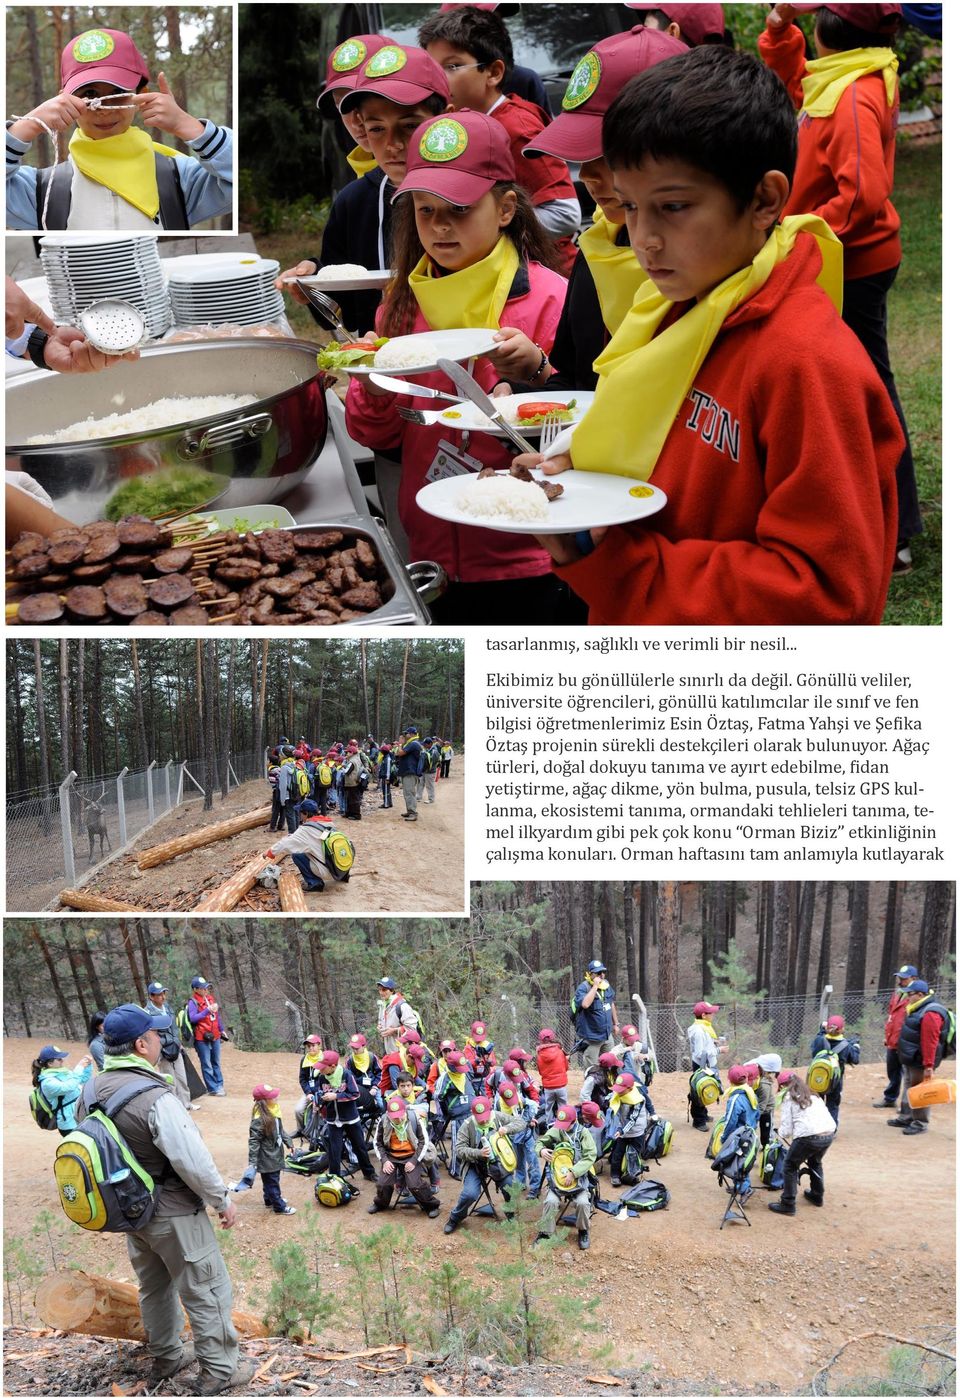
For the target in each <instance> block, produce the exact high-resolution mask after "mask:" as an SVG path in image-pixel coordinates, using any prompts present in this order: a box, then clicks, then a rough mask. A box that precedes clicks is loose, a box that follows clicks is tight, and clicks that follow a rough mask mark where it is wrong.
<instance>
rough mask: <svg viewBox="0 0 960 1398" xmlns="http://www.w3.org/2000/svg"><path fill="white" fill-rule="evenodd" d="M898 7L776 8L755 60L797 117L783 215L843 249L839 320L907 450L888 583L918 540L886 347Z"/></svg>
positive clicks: (907, 562) (896, 246)
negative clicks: (813, 224) (779, 84)
mask: <svg viewBox="0 0 960 1398" xmlns="http://www.w3.org/2000/svg"><path fill="white" fill-rule="evenodd" d="M808 10H816V12H817V18H816V24H815V28H814V46H815V48H816V53H817V57H816V59H815V60H814V61H813V62H810V63H808V62H807V61H806V39H805V37H804V34H803V31H802V30H801V29H800V28H799V27H798V26H797V25H795V24H793V23H791V21H792V19H793V16H794V15H795V14H798V13H801V14H802V13H804V12H806V11H808ZM899 26H900V6H899V5H886V4H884V5H872V4H856V5H819V6H818V5H809V4H803V5H774V6H773V8H772V9H771V11H770V13H769V14H768V16H767V26H766V29H765V30H763V31H762V33H761V34H760V39H759V49H760V56H761V58H762V59H763V61H764V62H765V63H766V64H768V65H769V67H770V68H772V69H773V71H774V72H775V73H776V74H777V75H778V76H779V77H780V78H782V79H783V82H784V83H785V84H786V88H787V91H788V92H789V93H790V96H791V98H792V99H793V103H794V106H795V107H797V108H798V109H799V112H800V125H799V130H798V138H799V140H798V150H797V170H796V174H795V176H794V180H793V187H792V189H791V191H790V198H789V199H788V200H787V205H786V209H785V211H784V212H785V213H787V214H794V213H815V214H819V215H820V217H821V218H822V219H824V220H825V221H826V222H827V223H828V224H829V225H830V227H831V228H832V229H833V231H834V232H835V233H836V235H837V237H838V238H839V239H840V241H841V243H842V244H843V319H844V320H845V322H846V323H847V325H849V327H850V329H851V330H852V331H853V333H854V334H855V335H856V337H857V339H858V340H859V341H860V343H861V344H862V345H863V347H864V349H865V350H866V351H867V354H869V356H870V358H871V360H872V362H873V366H874V368H875V369H876V371H877V373H878V374H879V375H880V378H881V380H882V381H883V385H884V387H885V388H886V390H887V393H888V394H889V395H890V402H891V403H892V405H893V409H894V411H895V413H896V414H897V418H898V420H899V423H900V427H901V429H902V431H903V435H904V439H905V446H904V449H903V452H902V454H901V456H900V460H899V462H898V464H897V510H898V517H899V523H898V526H897V557H896V560H895V562H894V572H895V573H906V572H909V571H910V566H911V562H912V560H911V557H910V539H911V538H912V537H913V536H914V535H916V534H920V533H922V532H923V522H922V520H921V517H920V505H919V501H918V499H917V482H916V474H915V471H914V464H913V452H912V450H911V447H910V437H909V433H908V431H907V423H906V419H905V418H904V415H903V408H902V407H901V405H900V396H899V394H898V393H897V385H896V382H895V380H894V376H893V369H892V368H891V367H890V352H889V349H888V347H887V296H888V294H889V292H890V289H891V288H892V286H893V284H894V282H895V281H896V277H897V272H898V271H899V269H900V262H901V259H902V257H903V249H902V247H901V245H900V216H899V214H898V213H897V211H896V209H895V208H894V207H893V202H892V199H891V195H892V194H893V182H894V163H895V159H896V148H897V124H898V122H899V118H900V96H899V89H898V84H897V58H896V55H895V54H894V51H893V47H892V45H893V41H894V39H895V38H896V35H897V31H898V29H899Z"/></svg>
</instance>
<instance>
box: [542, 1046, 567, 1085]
mask: <svg viewBox="0 0 960 1398" xmlns="http://www.w3.org/2000/svg"><path fill="white" fill-rule="evenodd" d="M569 1067H570V1062H569V1059H568V1058H567V1055H566V1054H565V1053H564V1051H563V1049H562V1048H561V1047H560V1045H559V1044H541V1045H540V1047H539V1048H538V1049H537V1072H538V1073H539V1074H540V1081H541V1083H542V1084H543V1086H544V1087H545V1088H551V1087H566V1085H567V1069H568V1068H569Z"/></svg>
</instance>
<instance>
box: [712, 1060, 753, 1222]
mask: <svg viewBox="0 0 960 1398" xmlns="http://www.w3.org/2000/svg"><path fill="white" fill-rule="evenodd" d="M727 1080H728V1082H729V1084H730V1086H729V1088H728V1090H727V1102H726V1109H725V1111H724V1113H723V1130H722V1132H721V1134H720V1144H721V1146H722V1145H723V1143H724V1141H726V1140H728V1139H729V1138H730V1137H731V1136H732V1135H733V1133H734V1132H735V1131H737V1130H739V1129H740V1128H741V1127H742V1126H749V1127H750V1129H751V1130H753V1131H756V1129H757V1127H758V1126H759V1123H760V1110H759V1107H758V1106H757V1098H756V1094H755V1093H754V1091H753V1088H752V1087H751V1086H750V1084H749V1082H748V1081H747V1070H746V1068H744V1067H743V1066H742V1064H740V1063H734V1064H732V1065H731V1067H730V1071H729V1073H728V1074H727ZM737 1189H738V1192H739V1194H740V1195H741V1197H742V1198H744V1199H747V1198H749V1196H750V1194H751V1193H752V1189H751V1185H750V1172H749V1170H748V1171H747V1172H746V1173H745V1174H744V1176H743V1178H742V1179H741V1180H740V1183H739V1184H738V1186H737Z"/></svg>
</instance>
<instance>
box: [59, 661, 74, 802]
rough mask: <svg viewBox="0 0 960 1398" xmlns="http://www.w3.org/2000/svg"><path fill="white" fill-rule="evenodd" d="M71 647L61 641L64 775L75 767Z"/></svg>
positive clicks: (61, 732) (61, 742) (61, 727)
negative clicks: (71, 703) (72, 732)
mask: <svg viewBox="0 0 960 1398" xmlns="http://www.w3.org/2000/svg"><path fill="white" fill-rule="evenodd" d="M71 726H72V723H71V715H70V648H69V644H68V642H66V641H61V642H60V761H61V763H62V764H63V775H64V776H66V775H67V774H68V773H69V772H70V771H71V769H72V767H73V753H72V752H71V750H70V732H71Z"/></svg>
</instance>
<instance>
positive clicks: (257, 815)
mask: <svg viewBox="0 0 960 1398" xmlns="http://www.w3.org/2000/svg"><path fill="white" fill-rule="evenodd" d="M269 819H270V807H269V806H260V807H258V809H257V810H255V811H247V812H245V814H244V815H238V816H233V817H232V818H231V819H230V820H220V821H217V823H216V825H205V826H204V827H203V829H202V830H193V831H191V833H190V834H189V835H178V836H177V838H176V839H175V840H165V841H164V843H163V844H162V845H153V846H152V848H150V849H145V850H141V852H140V853H139V854H138V855H137V868H138V869H152V868H153V867H154V866H155V865H157V864H165V863H166V862H167V860H168V859H176V857H177V855H178V854H187V853H189V851H190V850H192V849H201V848H202V847H203V846H204V845H212V844H214V843H215V841H217V840H226V839H229V837H230V836H231V835H239V834H240V833H241V831H243V830H252V829H253V828H254V827H255V826H257V825H266V824H267V822H268V821H269Z"/></svg>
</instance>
